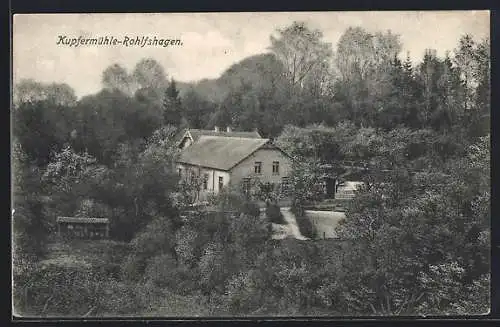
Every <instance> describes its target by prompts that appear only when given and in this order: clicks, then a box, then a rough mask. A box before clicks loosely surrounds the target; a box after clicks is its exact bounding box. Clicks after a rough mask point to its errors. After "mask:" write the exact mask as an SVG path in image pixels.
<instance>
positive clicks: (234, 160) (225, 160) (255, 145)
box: [177, 136, 269, 171]
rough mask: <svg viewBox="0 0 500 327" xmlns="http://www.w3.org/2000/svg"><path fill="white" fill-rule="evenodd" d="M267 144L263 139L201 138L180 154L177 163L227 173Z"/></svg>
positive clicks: (266, 140) (267, 140)
mask: <svg viewBox="0 0 500 327" xmlns="http://www.w3.org/2000/svg"><path fill="white" fill-rule="evenodd" d="M268 142H269V139H263V138H242V137H221V136H201V137H200V138H199V139H198V141H197V142H195V143H193V145H191V146H190V147H188V148H186V149H185V150H183V151H182V152H181V155H180V158H179V159H178V160H177V162H179V163H185V164H189V165H193V166H201V167H207V168H214V169H219V170H225V171H227V170H230V169H231V168H233V167H234V166H236V165H237V164H238V163H240V162H241V161H243V160H244V159H245V158H247V157H248V156H250V155H251V154H252V153H254V152H255V151H257V150H258V149H259V148H260V147H262V146H263V145H265V144H266V143H268Z"/></svg>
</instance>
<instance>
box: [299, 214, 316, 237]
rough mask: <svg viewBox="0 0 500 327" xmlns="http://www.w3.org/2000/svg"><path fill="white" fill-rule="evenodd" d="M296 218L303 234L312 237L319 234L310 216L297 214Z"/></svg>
mask: <svg viewBox="0 0 500 327" xmlns="http://www.w3.org/2000/svg"><path fill="white" fill-rule="evenodd" d="M295 220H296V221H297V225H298V226H299V230H300V233H301V234H302V235H304V236H305V237H308V238H311V239H314V238H316V237H317V236H318V233H317V231H316V229H315V228H314V226H313V224H312V222H311V220H310V219H309V218H307V217H305V216H304V215H300V216H299V215H296V216H295Z"/></svg>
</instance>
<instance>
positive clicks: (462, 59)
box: [455, 35, 477, 112]
mask: <svg viewBox="0 0 500 327" xmlns="http://www.w3.org/2000/svg"><path fill="white" fill-rule="evenodd" d="M475 46H476V43H475V41H474V40H473V39H472V36H470V35H464V36H462V37H461V38H460V40H459V45H458V48H457V49H455V64H456V65H457V66H458V68H459V69H460V75H461V78H462V82H463V85H464V92H465V96H464V104H463V106H464V110H465V111H466V112H467V110H468V109H469V108H470V106H471V105H472V102H473V98H474V94H473V92H474V88H475V87H476V85H477V81H476V80H475V79H474V72H475V71H476V70H477V62H476V60H474V52H475Z"/></svg>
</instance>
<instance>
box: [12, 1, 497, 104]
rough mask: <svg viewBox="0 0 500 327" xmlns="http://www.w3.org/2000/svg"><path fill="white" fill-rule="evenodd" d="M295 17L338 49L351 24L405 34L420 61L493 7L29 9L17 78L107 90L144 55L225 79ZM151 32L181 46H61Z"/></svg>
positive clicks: (20, 25) (475, 31) (484, 23)
mask: <svg viewBox="0 0 500 327" xmlns="http://www.w3.org/2000/svg"><path fill="white" fill-rule="evenodd" d="M294 20H300V21H305V22H307V23H308V25H309V26H310V27H313V28H319V29H320V30H321V31H323V33H324V40H325V41H328V42H331V43H332V45H333V46H334V48H335V47H336V44H337V41H338V40H339V38H340V36H341V35H342V33H343V32H344V31H345V29H346V28H348V27H349V26H361V27H362V28H364V29H366V30H368V31H371V32H375V31H385V30H389V29H390V30H391V31H392V32H393V33H396V34H399V35H400V36H401V41H402V43H403V52H402V56H403V57H404V56H406V52H407V51H409V52H410V55H411V57H412V59H413V60H417V61H419V60H420V59H421V57H422V54H423V52H424V50H425V49H426V48H434V49H436V50H438V55H443V54H444V52H445V51H446V50H453V48H454V47H455V46H456V44H457V42H458V39H459V37H460V36H461V35H463V34H465V33H469V34H472V35H473V36H474V37H475V38H476V39H480V38H484V37H486V36H488V35H489V33H490V26H489V22H490V19H489V12H488V11H443V12H416V11H415V12H295V13H203V14H200V13H183V14H33V15H28V14H23V15H15V16H14V19H13V25H14V27H13V74H14V82H16V81H19V80H20V79H22V78H33V79H35V80H38V81H42V82H59V83H67V84H69V85H70V86H71V87H73V88H74V89H75V92H76V94H77V96H79V97H80V96H82V95H85V94H89V93H95V92H97V91H99V90H100V89H101V83H100V80H101V73H102V71H103V70H104V69H105V68H106V67H107V66H109V65H111V64H113V63H119V64H121V65H123V66H124V67H126V68H127V69H128V70H129V71H131V70H132V69H133V67H134V65H135V64H136V63H137V62H138V61H139V60H140V59H142V58H147V57H151V58H154V59H156V60H157V61H158V62H160V63H161V64H162V65H163V67H164V68H165V70H166V72H167V74H168V75H169V77H174V78H175V79H177V80H180V81H194V80H199V79H202V78H215V77H218V76H219V75H220V74H221V73H222V72H223V71H224V70H225V69H227V68H228V67H229V66H230V65H231V64H233V63H235V62H236V61H239V60H241V59H243V58H245V57H247V56H250V55H254V54H258V53H262V52H265V51H267V47H268V46H269V44H270V42H269V36H270V35H271V34H272V33H274V32H275V30H276V29H277V28H283V27H286V26H288V25H290V24H291V23H292V22H293V21H294ZM59 35H65V36H67V37H68V38H72V37H78V36H80V35H81V36H84V37H99V36H113V37H115V38H118V39H123V38H124V37H125V36H130V37H135V36H141V37H142V36H150V37H154V36H156V37H157V38H168V39H181V40H182V42H183V45H182V46H178V47H166V48H163V47H154V46H145V47H143V48H139V47H124V46H95V45H93V46H82V47H76V48H75V47H71V48H70V47H68V46H61V45H57V44H56V43H57V41H58V36H59Z"/></svg>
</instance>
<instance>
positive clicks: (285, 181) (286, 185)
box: [281, 177, 290, 192]
mask: <svg viewBox="0 0 500 327" xmlns="http://www.w3.org/2000/svg"><path fill="white" fill-rule="evenodd" d="M281 188H282V190H283V191H284V192H288V191H289V190H290V179H289V178H288V177H283V178H281Z"/></svg>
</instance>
